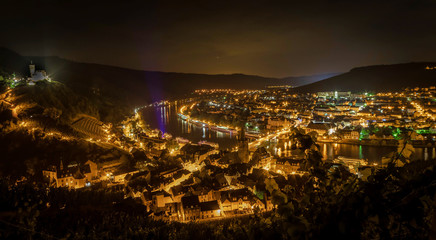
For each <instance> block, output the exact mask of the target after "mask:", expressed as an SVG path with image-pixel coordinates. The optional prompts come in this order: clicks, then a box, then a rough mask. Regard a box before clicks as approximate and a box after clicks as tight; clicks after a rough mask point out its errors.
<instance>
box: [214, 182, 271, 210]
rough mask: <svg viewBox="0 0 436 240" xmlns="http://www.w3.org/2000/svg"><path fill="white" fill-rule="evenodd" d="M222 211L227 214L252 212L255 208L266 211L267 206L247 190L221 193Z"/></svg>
mask: <svg viewBox="0 0 436 240" xmlns="http://www.w3.org/2000/svg"><path fill="white" fill-rule="evenodd" d="M220 201H221V206H222V210H223V211H224V213H225V212H232V211H245V212H247V211H248V212H251V211H252V209H253V208H254V207H259V208H260V209H265V204H264V203H263V202H262V201H261V200H260V199H258V198H257V197H256V196H254V195H253V193H252V192H251V191H250V190H248V189H247V188H242V189H237V190H228V191H221V192H220Z"/></svg>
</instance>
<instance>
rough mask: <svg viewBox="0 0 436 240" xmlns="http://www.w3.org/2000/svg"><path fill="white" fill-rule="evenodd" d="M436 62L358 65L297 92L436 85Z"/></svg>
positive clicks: (373, 89)
mask: <svg viewBox="0 0 436 240" xmlns="http://www.w3.org/2000/svg"><path fill="white" fill-rule="evenodd" d="M427 66H429V67H431V66H436V62H412V63H401V64H391V65H375V66H366V67H357V68H353V69H351V70H350V71H349V72H346V73H343V74H340V75H337V76H334V77H331V78H327V79H324V80H322V81H318V82H315V83H311V84H308V85H304V86H301V87H298V88H295V89H294V91H296V92H318V91H352V92H362V91H383V92H386V91H398V90H401V89H403V88H406V87H428V86H434V85H436V69H426V68H427Z"/></svg>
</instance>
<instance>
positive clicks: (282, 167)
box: [275, 158, 303, 174]
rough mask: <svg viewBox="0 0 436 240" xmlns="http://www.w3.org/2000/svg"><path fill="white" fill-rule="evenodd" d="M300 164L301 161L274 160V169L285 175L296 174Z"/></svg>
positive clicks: (291, 159)
mask: <svg viewBox="0 0 436 240" xmlns="http://www.w3.org/2000/svg"><path fill="white" fill-rule="evenodd" d="M302 162H303V159H293V158H279V159H277V160H276V165H275V169H276V171H281V172H283V173H286V174H290V173H296V172H297V171H298V170H299V169H300V164H301V163H302Z"/></svg>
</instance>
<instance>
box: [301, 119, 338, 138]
mask: <svg viewBox="0 0 436 240" xmlns="http://www.w3.org/2000/svg"><path fill="white" fill-rule="evenodd" d="M331 128H333V126H332V125H331V124H330V123H313V122H311V123H309V124H308V125H307V127H306V133H309V132H312V131H314V132H317V133H318V135H320V136H321V135H324V134H327V133H328V132H329V130H330V129H331Z"/></svg>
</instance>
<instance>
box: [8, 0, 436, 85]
mask: <svg viewBox="0 0 436 240" xmlns="http://www.w3.org/2000/svg"><path fill="white" fill-rule="evenodd" d="M119 2H122V4H121V3H117V4H111V3H109V2H108V1H94V0H87V1H69V0H52V1H19V0H12V1H9V0H6V1H4V0H3V1H1V3H0V9H1V11H0V29H1V35H0V36H1V37H0V46H4V47H8V48H10V49H12V50H14V51H16V52H18V53H20V54H22V55H44V56H46V55H56V56H59V57H62V58H67V59H71V60H75V61H80V62H92V63H100V64H108V65H115V66H121V67H127V68H133V69H141V70H158V71H172V72H193V73H211V74H214V73H245V74H256V75H262V76H271V77H284V76H299V75H310V74H316V73H327V72H343V71H348V70H349V69H350V68H353V67H357V66H364V65H373V64H391V63H400V62H410V61H436V1H434V0H432V1H430V0H427V1H421V0H413V1H402V0H395V1H381V0H378V1H357V0H346V1H334V0H324V1H321V0H314V1H310V0H304V1H302V0H300V1H283V2H281V3H279V2H273V1H264V2H262V1H245V2H244V1H221V0H219V1H206V0H202V1H174V2H170V1H138V2H134V1H128V0H126V1H119ZM188 2H189V3H188ZM255 2H256V3H255Z"/></svg>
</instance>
